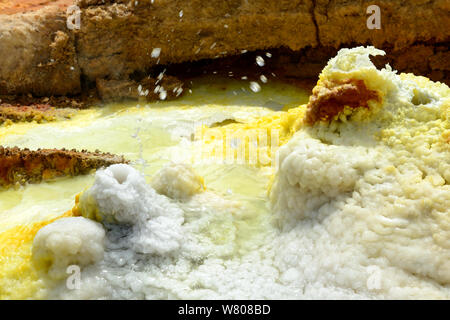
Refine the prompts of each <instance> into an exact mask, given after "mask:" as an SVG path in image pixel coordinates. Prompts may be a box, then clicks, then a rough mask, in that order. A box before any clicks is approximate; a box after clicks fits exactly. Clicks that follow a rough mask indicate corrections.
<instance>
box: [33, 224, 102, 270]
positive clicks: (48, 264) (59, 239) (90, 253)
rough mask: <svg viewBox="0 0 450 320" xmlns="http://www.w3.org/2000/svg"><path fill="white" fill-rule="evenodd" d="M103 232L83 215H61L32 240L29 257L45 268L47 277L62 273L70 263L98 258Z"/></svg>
mask: <svg viewBox="0 0 450 320" xmlns="http://www.w3.org/2000/svg"><path fill="white" fill-rule="evenodd" d="M104 240H105V231H104V230H103V227H102V225H101V224H99V223H97V222H94V221H92V220H89V219H86V218H83V217H71V218H62V219H59V220H56V221H55V222H53V223H51V224H49V225H47V226H45V227H43V228H42V229H40V230H39V231H38V233H37V234H36V237H35V238H34V241H33V260H34V262H35V263H36V265H37V266H38V267H39V268H44V269H47V268H48V274H49V276H50V277H52V278H55V279H60V278H63V277H65V276H67V274H66V269H67V267H68V266H70V265H78V266H80V267H83V266H87V265H89V264H92V263H95V262H98V261H100V260H101V259H102V258H103V253H104Z"/></svg>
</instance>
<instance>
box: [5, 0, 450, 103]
mask: <svg viewBox="0 0 450 320" xmlns="http://www.w3.org/2000/svg"><path fill="white" fill-rule="evenodd" d="M30 1H31V0H30ZM9 2H17V1H9ZM47 2H48V1H47ZM43 3H46V1H43ZM76 4H77V5H78V6H79V7H80V8H81V26H80V27H81V28H80V29H79V30H68V29H67V26H66V18H67V17H66V16H67V14H66V12H65V10H64V9H61V6H59V7H58V6H48V7H44V8H41V9H39V10H37V11H32V12H26V13H17V14H15V15H5V14H0V56H2V57H4V58H3V59H4V61H3V63H2V65H0V95H1V94H24V93H25V94H26V93H32V94H34V95H38V96H45V95H68V94H71V95H74V94H78V93H80V90H81V87H82V82H83V81H86V82H88V83H94V84H95V83H96V81H98V80H99V79H106V80H139V79H132V75H133V74H134V73H135V72H142V71H150V70H151V69H152V68H154V67H155V66H158V65H165V64H174V63H185V62H190V61H198V60H202V59H217V60H220V59H221V58H223V57H229V56H234V55H239V54H241V52H242V51H243V50H248V51H255V50H267V49H274V48H284V49H287V50H291V51H292V52H294V53H297V54H298V53H300V55H301V57H300V59H298V60H300V61H302V63H305V64H308V62H309V61H310V60H314V59H315V56H317V55H319V56H323V59H324V61H323V64H325V62H326V61H327V60H328V58H329V57H331V56H333V55H334V54H335V52H336V50H337V49H338V48H340V47H343V46H347V47H351V46H354V45H357V44H358V45H359V44H371V45H374V46H377V47H379V48H382V49H385V50H387V51H388V55H389V56H391V57H394V58H393V59H392V60H391V61H389V62H391V64H392V65H393V67H394V68H396V69H398V70H400V71H407V72H415V73H418V74H421V75H426V76H429V77H430V78H432V79H433V80H437V81H446V82H447V83H448V79H449V74H450V68H449V65H448V64H449V63H448V61H450V59H449V54H450V53H449V51H448V41H449V36H450V31H449V28H445V27H443V26H448V25H450V14H449V13H450V5H449V4H448V1H445V0H412V1H408V2H407V3H405V1H400V0H396V1H387V0H380V1H377V5H378V6H379V7H380V9H381V29H380V30H370V29H368V28H367V26H366V22H367V18H368V14H367V13H366V9H367V7H368V6H369V5H371V4H373V3H372V2H371V1H356V0H351V1H349V0H314V1H313V0H289V1H272V0H232V1H222V0H209V1H204V0H191V1H180V0H159V1H154V3H152V1H151V0H140V1H124V0H117V1H100V0H80V1H78V2H76ZM66 5H67V3H66ZM63 8H64V7H63ZM1 10H3V11H1ZM5 10H6V9H5V8H3V9H2V8H1V7H0V13H2V12H3V13H4V12H5ZM30 10H31V9H30ZM30 10H26V9H24V11H30ZM155 49H156V51H155ZM155 52H157V54H155ZM308 54H309V58H308ZM274 58H276V57H275V56H274ZM301 66H302V65H301V63H299V61H297V60H295V59H294V61H290V64H289V65H288V66H287V67H285V68H286V69H292V70H294V71H290V73H291V74H292V76H298V77H302V76H303V75H302V67H301ZM320 67H321V66H318V67H317V68H316V69H319V70H320Z"/></svg>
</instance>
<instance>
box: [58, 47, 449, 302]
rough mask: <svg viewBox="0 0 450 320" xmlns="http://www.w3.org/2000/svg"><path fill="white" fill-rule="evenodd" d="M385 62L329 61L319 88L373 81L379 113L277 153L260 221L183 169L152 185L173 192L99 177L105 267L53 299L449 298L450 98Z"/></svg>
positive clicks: (352, 117)
mask: <svg viewBox="0 0 450 320" xmlns="http://www.w3.org/2000/svg"><path fill="white" fill-rule="evenodd" d="M380 53H382V52H381V51H379V50H376V49H374V48H371V47H369V48H362V47H359V48H355V49H351V50H348V49H344V50H341V51H340V52H339V54H338V56H337V57H336V58H334V59H332V60H331V61H330V62H329V64H328V66H327V67H326V68H325V69H324V71H323V72H322V74H321V77H320V79H321V81H323V80H327V79H333V80H344V79H349V78H350V79H356V80H363V81H364V83H365V84H366V86H367V87H368V88H369V89H370V90H376V91H377V92H379V93H380V95H381V97H382V102H381V103H380V104H379V105H372V106H371V108H370V109H369V110H361V111H359V110H356V111H355V112H353V113H352V114H349V115H347V116H346V117H342V118H339V119H338V120H335V121H332V122H331V123H328V124H324V123H317V124H315V125H314V126H312V127H304V128H301V129H300V130H299V131H298V132H297V133H296V134H295V135H294V136H293V138H292V139H291V140H290V141H289V142H288V143H287V144H286V145H284V146H283V147H281V148H280V150H279V159H280V161H279V168H278V171H277V172H276V176H275V181H274V184H273V186H272V188H271V193H270V198H271V205H272V207H271V213H270V214H266V213H265V212H264V210H263V209H261V211H260V213H259V215H260V217H259V219H255V220H250V219H248V218H247V217H246V215H245V214H244V213H245V212H246V210H247V208H246V206H245V205H244V204H243V203H238V202H233V201H230V200H226V199H224V198H223V197H219V196H218V195H215V194H213V193H211V192H208V191H204V190H199V188H198V186H199V182H198V181H199V180H198V179H197V178H196V175H195V173H193V172H191V171H189V170H190V169H189V170H188V169H187V167H183V166H179V165H174V166H172V167H170V166H169V167H167V168H165V169H163V170H162V171H160V172H159V173H158V174H157V175H156V178H155V180H154V186H155V187H156V189H157V190H158V191H159V192H160V193H163V194H165V195H162V194H158V193H157V192H156V191H155V190H154V189H153V188H152V187H151V186H150V185H148V184H146V182H145V180H144V178H143V177H142V176H141V175H140V174H139V172H137V171H136V170H135V169H133V168H132V167H129V166H127V165H115V166H111V167H109V168H107V169H105V170H101V171H99V172H97V174H96V180H95V183H94V185H93V186H92V187H91V188H90V189H88V190H87V191H86V192H84V194H83V196H82V197H81V203H80V209H81V212H82V213H83V215H84V216H85V217H89V218H92V219H95V220H98V221H101V222H102V223H103V225H104V227H105V229H106V230H107V232H106V235H107V241H106V245H105V257H104V259H103V260H102V261H99V262H97V263H94V264H92V265H91V266H88V267H86V268H84V270H83V274H82V279H83V280H82V281H83V282H82V285H81V289H80V290H77V291H68V290H66V289H65V287H64V286H63V285H61V286H59V287H57V288H56V289H54V290H52V292H50V296H51V297H57V298H84V299H86V298H94V299H95V298H121V299H132V298H138V299H167V298H169V299H216V298H223V299H267V298H268V299H281V298H284V299H286V298H289V299H298V298H313V299H320V298H325V299H334V298H345V299H355V298H369V299H371V298H445V299H448V298H450V287H449V286H450V229H449V214H450V211H449V210H450V209H449V208H450V163H449V159H450V147H449V144H448V141H450V127H449V118H450V114H449V96H450V89H449V88H448V87H447V86H445V85H443V84H439V83H432V82H431V81H429V80H428V79H425V78H421V77H415V76H412V75H403V74H402V75H397V74H396V73H395V72H393V71H392V70H391V69H390V68H389V67H388V66H387V67H386V68H385V69H383V70H377V69H376V68H375V66H373V64H372V63H371V62H370V60H369V54H380ZM319 84H320V82H319ZM193 191H195V192H193ZM166 195H167V196H169V197H167V196H166ZM180 199H183V200H182V201H181V200H180ZM250 221H252V222H250ZM244 228H245V230H246V232H240V230H243V229H244Z"/></svg>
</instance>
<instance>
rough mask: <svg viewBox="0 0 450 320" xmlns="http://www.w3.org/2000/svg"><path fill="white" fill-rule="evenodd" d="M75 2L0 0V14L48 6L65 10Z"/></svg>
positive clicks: (66, 0)
mask: <svg viewBox="0 0 450 320" xmlns="http://www.w3.org/2000/svg"><path fill="white" fill-rule="evenodd" d="M74 2H75V1H74V0H0V14H14V13H22V12H29V11H35V10H38V9H41V8H43V7H48V6H54V7H57V8H59V9H61V10H63V9H66V8H67V7H68V6H70V5H72V4H73V3H74Z"/></svg>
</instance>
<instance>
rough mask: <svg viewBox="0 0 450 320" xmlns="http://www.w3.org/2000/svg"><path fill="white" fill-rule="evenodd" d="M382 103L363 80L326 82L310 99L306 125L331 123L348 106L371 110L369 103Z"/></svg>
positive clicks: (314, 91) (318, 87)
mask: <svg viewBox="0 0 450 320" xmlns="http://www.w3.org/2000/svg"><path fill="white" fill-rule="evenodd" d="M369 100H374V101H377V102H380V101H381V98H380V96H379V94H378V92H377V91H374V90H369V89H367V87H366V84H365V83H364V81H363V80H355V79H348V80H344V81H324V83H323V84H321V85H319V86H316V87H315V88H314V89H313V94H312V95H311V97H310V99H309V103H308V106H307V112H306V115H305V123H306V124H308V125H313V124H315V123H316V122H318V121H331V120H332V119H333V118H334V117H335V116H337V115H339V113H341V112H342V111H343V110H344V108H345V107H346V106H347V107H349V108H351V109H358V108H366V109H369V105H368V101H369Z"/></svg>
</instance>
